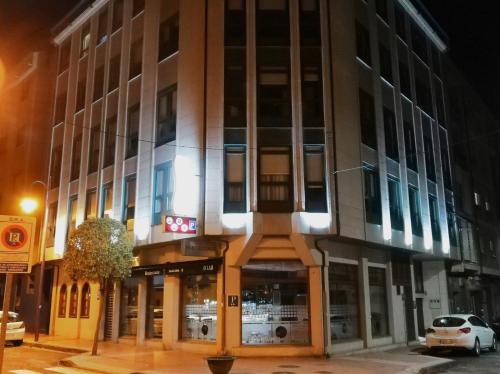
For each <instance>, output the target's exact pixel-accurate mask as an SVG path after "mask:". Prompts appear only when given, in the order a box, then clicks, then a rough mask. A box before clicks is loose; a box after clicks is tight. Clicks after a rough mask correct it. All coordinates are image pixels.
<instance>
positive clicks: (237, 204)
mask: <svg viewBox="0 0 500 374" xmlns="http://www.w3.org/2000/svg"><path fill="white" fill-rule="evenodd" d="M228 155H242V157H243V181H242V182H241V183H239V184H240V186H239V187H240V188H241V196H242V200H240V201H232V200H231V199H230V197H231V196H232V194H231V187H232V186H231V184H236V183H237V182H229V181H228V176H229V174H228V173H229V168H228V157H229V156H228ZM246 162H247V155H246V146H245V145H226V146H225V147H224V213H244V212H246V210H247V199H246V193H247V188H246V185H247V170H246ZM237 187H238V186H237Z"/></svg>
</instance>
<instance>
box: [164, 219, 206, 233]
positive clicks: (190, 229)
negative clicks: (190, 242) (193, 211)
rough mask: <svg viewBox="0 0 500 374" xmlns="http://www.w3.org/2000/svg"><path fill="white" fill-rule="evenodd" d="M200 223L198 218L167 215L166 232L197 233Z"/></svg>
mask: <svg viewBox="0 0 500 374" xmlns="http://www.w3.org/2000/svg"><path fill="white" fill-rule="evenodd" d="M197 229H198V224H197V223H196V218H192V217H179V216H166V217H165V232H172V233H177V234H196V230H197Z"/></svg>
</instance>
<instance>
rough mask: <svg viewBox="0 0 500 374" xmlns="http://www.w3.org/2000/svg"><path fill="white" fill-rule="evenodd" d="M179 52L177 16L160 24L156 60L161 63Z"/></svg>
mask: <svg viewBox="0 0 500 374" xmlns="http://www.w3.org/2000/svg"><path fill="white" fill-rule="evenodd" d="M178 50H179V15H178V14H176V15H174V16H172V17H170V18H168V19H167V20H165V21H163V22H162V23H161V24H160V37H159V47H158V60H159V61H161V60H163V59H165V58H167V57H168V56H170V55H171V54H173V53H175V52H177V51H178Z"/></svg>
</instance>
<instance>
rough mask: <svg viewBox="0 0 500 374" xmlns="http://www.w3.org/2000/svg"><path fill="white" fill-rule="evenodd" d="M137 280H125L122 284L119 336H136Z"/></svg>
mask: <svg viewBox="0 0 500 374" xmlns="http://www.w3.org/2000/svg"><path fill="white" fill-rule="evenodd" d="M138 291H139V280H138V278H127V279H125V280H124V281H123V282H122V291H121V300H120V336H124V337H127V336H130V337H133V336H136V335H137V313H138V303H137V302H138V299H137V297H138Z"/></svg>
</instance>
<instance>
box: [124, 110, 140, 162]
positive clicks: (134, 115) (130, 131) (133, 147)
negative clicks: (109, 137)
mask: <svg viewBox="0 0 500 374" xmlns="http://www.w3.org/2000/svg"><path fill="white" fill-rule="evenodd" d="M139 116H140V107H139V104H137V105H134V106H133V107H131V108H129V110H128V115H127V144H126V147H127V148H126V151H125V152H126V158H129V157H133V156H137V150H138V147H139Z"/></svg>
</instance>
